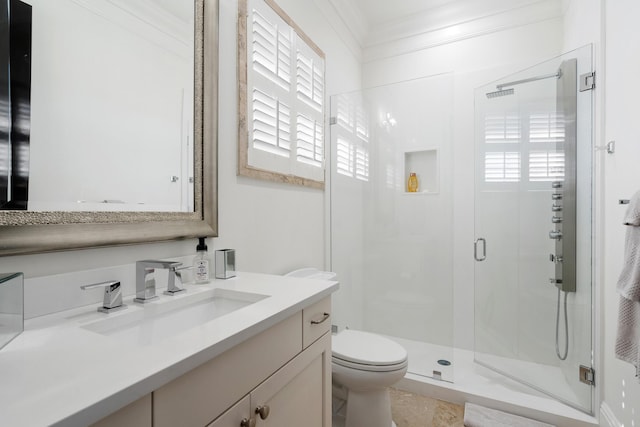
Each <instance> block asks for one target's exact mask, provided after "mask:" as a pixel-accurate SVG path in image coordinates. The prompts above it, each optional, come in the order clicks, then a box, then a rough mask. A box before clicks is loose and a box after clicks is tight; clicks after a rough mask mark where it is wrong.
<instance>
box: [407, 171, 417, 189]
mask: <svg viewBox="0 0 640 427" xmlns="http://www.w3.org/2000/svg"><path fill="white" fill-rule="evenodd" d="M407 191H408V192H409V193H415V192H416V191H418V176H417V175H416V173H415V172H411V173H410V174H409V180H408V181H407Z"/></svg>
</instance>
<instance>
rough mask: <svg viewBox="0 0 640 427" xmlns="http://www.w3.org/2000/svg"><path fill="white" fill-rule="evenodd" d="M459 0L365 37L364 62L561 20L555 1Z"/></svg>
mask: <svg viewBox="0 0 640 427" xmlns="http://www.w3.org/2000/svg"><path fill="white" fill-rule="evenodd" d="M479 3H480V2H478V1H477V0H461V1H458V2H455V3H450V4H449V5H446V6H444V7H442V8H436V9H433V10H431V11H429V12H427V13H425V14H422V13H421V14H416V15H413V16H411V17H408V18H403V19H401V20H396V21H392V22H389V23H388V24H385V25H383V26H379V27H378V28H376V29H374V30H373V31H372V33H371V34H370V35H369V36H368V37H367V39H366V43H365V45H364V49H363V61H364V62H370V61H373V60H376V59H381V58H386V57H391V56H396V55H401V54H403V53H409V52H413V51H416V50H421V49H428V48H431V47H435V46H439V45H443V44H447V43H453V42H456V41H460V40H465V39H468V38H472V37H477V36H481V35H485V34H490V33H494V32H497V31H503V30H506V29H509V28H515V27H519V26H524V25H528V24H533V23H536V22H541V21H545V20H550V19H556V18H560V17H561V16H562V7H561V5H559V3H558V2H557V1H555V0H514V1H512V2H510V3H508V4H505V2H504V1H501V0H485V1H483V2H482V5H480V4H479Z"/></svg>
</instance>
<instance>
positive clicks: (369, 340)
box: [331, 329, 407, 372]
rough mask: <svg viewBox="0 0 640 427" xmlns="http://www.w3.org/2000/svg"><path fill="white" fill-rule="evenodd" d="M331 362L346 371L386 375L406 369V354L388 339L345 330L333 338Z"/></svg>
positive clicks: (399, 346)
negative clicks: (353, 370)
mask: <svg viewBox="0 0 640 427" xmlns="http://www.w3.org/2000/svg"><path fill="white" fill-rule="evenodd" d="M331 350H332V361H333V362H334V363H335V364H337V365H340V366H344V367H346V368H350V369H357V370H360V371H369V372H390V371H396V370H401V369H405V368H406V367H407V351H406V350H405V349H404V348H403V347H402V346H401V345H399V344H398V343H396V342H395V341H392V340H390V339H388V338H385V337H382V336H379V335H376V334H372V333H368V332H363V331H354V330H351V329H346V330H344V331H342V332H341V333H339V334H337V335H334V336H333V339H332V344H331Z"/></svg>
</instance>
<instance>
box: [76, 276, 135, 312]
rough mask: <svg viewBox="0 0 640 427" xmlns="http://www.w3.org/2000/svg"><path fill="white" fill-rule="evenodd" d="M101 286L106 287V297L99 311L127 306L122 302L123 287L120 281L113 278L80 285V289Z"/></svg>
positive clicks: (114, 309)
mask: <svg viewBox="0 0 640 427" xmlns="http://www.w3.org/2000/svg"><path fill="white" fill-rule="evenodd" d="M100 287H101V288H104V299H103V301H102V307H98V311H99V312H101V313H112V312H114V311H118V310H122V309H124V308H127V305H126V304H123V303H122V287H121V286H120V282H119V281H115V280H111V281H108V282H100V283H93V284H91V285H83V286H80V289H82V290H88V289H94V288H100Z"/></svg>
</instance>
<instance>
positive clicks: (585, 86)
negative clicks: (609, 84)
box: [580, 71, 596, 92]
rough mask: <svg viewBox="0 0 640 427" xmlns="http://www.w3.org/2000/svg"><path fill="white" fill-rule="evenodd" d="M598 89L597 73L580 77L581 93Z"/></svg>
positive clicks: (593, 72)
mask: <svg viewBox="0 0 640 427" xmlns="http://www.w3.org/2000/svg"><path fill="white" fill-rule="evenodd" d="M595 87H596V72H595V71H592V72H590V73H586V74H582V75H581V76H580V92H584V91H586V90H592V89H594V88H595Z"/></svg>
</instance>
